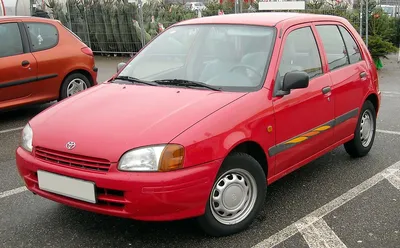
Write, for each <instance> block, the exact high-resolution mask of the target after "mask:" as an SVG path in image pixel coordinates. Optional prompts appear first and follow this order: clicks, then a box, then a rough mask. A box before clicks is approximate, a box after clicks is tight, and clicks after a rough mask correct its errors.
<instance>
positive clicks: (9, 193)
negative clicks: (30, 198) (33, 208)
mask: <svg viewBox="0 0 400 248" xmlns="http://www.w3.org/2000/svg"><path fill="white" fill-rule="evenodd" d="M26 190H28V189H27V188H26V187H25V186H22V187H19V188H16V189H12V190H8V191H4V192H0V199H1V198H4V197H7V196H12V195H15V194H18V193H22V192H24V191H26Z"/></svg>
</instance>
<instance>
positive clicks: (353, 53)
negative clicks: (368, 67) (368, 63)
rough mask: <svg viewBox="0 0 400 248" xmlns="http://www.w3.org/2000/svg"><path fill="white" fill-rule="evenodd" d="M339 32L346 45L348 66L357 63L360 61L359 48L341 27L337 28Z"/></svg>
mask: <svg viewBox="0 0 400 248" xmlns="http://www.w3.org/2000/svg"><path fill="white" fill-rule="evenodd" d="M339 29H340V32H341V33H342V36H343V39H344V43H345V44H346V48H347V53H348V55H349V59H350V64H354V63H357V62H359V61H361V60H362V58H361V53H360V48H359V47H358V45H357V43H356V42H355V40H354V39H353V37H352V36H351V35H350V33H349V32H348V31H347V30H346V29H345V28H343V27H341V26H339Z"/></svg>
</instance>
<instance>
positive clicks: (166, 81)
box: [153, 79, 221, 91]
mask: <svg viewBox="0 0 400 248" xmlns="http://www.w3.org/2000/svg"><path fill="white" fill-rule="evenodd" d="M153 82H156V83H158V84H167V85H177V86H187V87H190V86H192V87H193V86H194V87H203V88H207V89H210V90H215V91H221V89H219V88H217V87H214V86H211V85H208V84H205V83H202V82H196V81H190V80H185V79H162V80H154V81H153Z"/></svg>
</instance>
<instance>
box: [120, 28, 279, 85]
mask: <svg viewBox="0 0 400 248" xmlns="http://www.w3.org/2000/svg"><path fill="white" fill-rule="evenodd" d="M205 25H212V26H217V25H218V26H219V25H221V26H247V27H264V28H270V29H271V31H272V42H271V46H270V49H269V54H268V56H267V62H266V64H265V66H264V70H263V77H262V79H261V80H260V84H258V85H257V86H254V87H251V86H238V87H235V86H215V85H210V86H214V87H218V88H219V89H220V90H221V92H256V91H259V90H261V89H262V88H264V86H265V84H266V82H265V80H266V79H267V76H268V71H269V68H270V66H271V62H272V61H271V60H272V55H273V53H274V50H275V45H276V38H277V33H278V30H277V28H276V26H269V25H260V24H245V23H182V24H179V23H178V24H174V25H171V26H169V27H168V28H166V29H165V30H164V31H163V32H162V33H159V34H158V35H157V36H155V37H154V39H152V40H151V41H150V42H148V43H147V44H146V45H145V46H144V47H143V48H142V49H140V50H139V51H138V52H137V53H136V54H135V55H134V56H133V57H132V58H131V60H129V61H128V62H127V65H128V64H129V63H131V62H132V61H133V60H134V59H135V57H136V56H137V55H139V54H140V53H141V52H143V51H144V50H145V48H146V47H147V46H148V45H149V44H150V43H151V42H153V41H154V40H155V39H157V38H158V37H159V36H160V35H162V34H163V33H164V32H166V31H168V30H170V29H172V28H175V27H180V26H205ZM125 68H126V67H125ZM125 68H124V69H125ZM171 70H175V68H173V69H171ZM123 71H124V70H121V71H119V72H118V73H117V74H116V75H115V76H114V78H115V77H118V76H119V74H120V73H121V72H123ZM167 87H177V88H178V87H181V86H174V85H168V86H167ZM193 90H197V89H195V88H193ZM202 90H205V89H202Z"/></svg>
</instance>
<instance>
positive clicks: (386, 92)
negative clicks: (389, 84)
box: [381, 91, 400, 95]
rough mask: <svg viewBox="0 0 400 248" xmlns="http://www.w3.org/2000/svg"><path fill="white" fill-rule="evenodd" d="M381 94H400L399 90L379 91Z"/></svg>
mask: <svg viewBox="0 0 400 248" xmlns="http://www.w3.org/2000/svg"><path fill="white" fill-rule="evenodd" d="M381 93H382V94H389V95H400V92H397V91H381Z"/></svg>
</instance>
